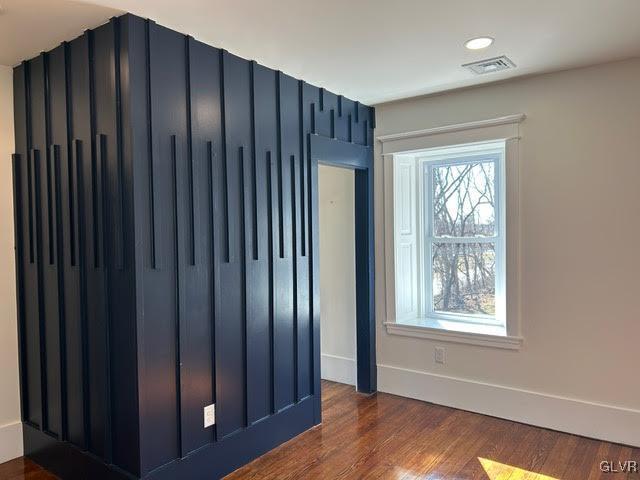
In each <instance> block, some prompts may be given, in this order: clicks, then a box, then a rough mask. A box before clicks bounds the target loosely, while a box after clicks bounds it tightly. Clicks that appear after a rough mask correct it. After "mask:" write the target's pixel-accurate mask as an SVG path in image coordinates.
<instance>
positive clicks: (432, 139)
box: [375, 113, 527, 350]
mask: <svg viewBox="0 0 640 480" xmlns="http://www.w3.org/2000/svg"><path fill="white" fill-rule="evenodd" d="M526 118H527V117H526V115H525V114H524V113H515V114H510V115H504V116H498V117H493V118H491V117H488V118H485V119H481V120H471V121H467V122H464V123H454V124H440V125H437V124H436V125H434V126H429V127H427V128H424V129H421V130H414V131H400V132H397V133H383V134H381V135H378V136H377V137H376V140H377V143H376V150H377V155H376V164H377V165H378V168H376V170H375V171H376V188H377V189H381V190H379V191H381V194H382V199H381V203H380V204H378V205H377V207H376V219H377V221H378V222H380V223H379V224H381V225H383V227H382V228H380V229H379V230H378V231H377V233H376V275H377V276H378V278H380V277H382V279H383V281H382V282H380V283H379V284H378V286H377V288H378V289H379V290H378V295H379V296H380V297H382V300H383V301H382V302H381V303H379V304H378V306H377V307H376V310H377V315H378V318H381V319H383V320H382V328H385V329H386V333H387V334H389V335H393V336H401V337H410V338H414V339H419V340H421V341H431V342H433V341H437V342H450V343H459V344H466V345H469V346H480V347H486V348H497V349H508V350H520V349H521V348H522V345H523V343H524V341H525V339H524V337H523V336H522V329H523V325H522V314H521V297H522V292H521V285H522V280H521V264H522V257H521V254H522V246H521V242H522V224H521V218H520V212H521V197H520V170H521V168H522V166H521V162H522V159H523V156H522V152H521V150H522V142H521V139H522V138H523V135H522V127H521V125H522V124H523V122H524V121H525V120H526ZM496 141H504V142H505V156H504V168H505V175H504V179H505V185H504V186H503V187H504V188H503V192H504V195H505V202H504V205H505V209H504V212H503V218H504V220H505V223H504V226H505V229H504V233H505V235H506V243H505V268H506V272H505V276H504V278H505V291H504V297H505V304H506V305H505V307H506V312H505V319H506V332H504V329H501V330H500V331H499V332H498V331H490V329H488V328H487V327H481V329H480V330H475V329H474V330H470V329H468V326H469V325H471V324H466V325H463V328H460V325H461V324H456V322H434V323H433V324H428V325H418V324H410V323H409V322H407V320H408V319H409V317H408V316H406V313H408V312H406V311H405V312H400V311H399V310H397V305H396V299H397V297H398V291H397V289H396V283H397V280H398V279H397V278H396V259H395V246H396V244H397V241H398V239H397V238H396V229H395V225H396V222H398V221H399V220H398V219H397V218H396V217H395V212H394V202H395V198H396V196H397V195H399V194H400V192H398V191H396V188H395V185H394V182H395V177H396V173H397V172H396V171H395V169H396V165H397V163H398V162H397V161H400V160H402V159H403V158H406V157H407V156H414V155H415V154H416V153H418V152H425V151H428V150H433V149H436V148H437V149H442V148H444V147H452V146H460V145H469V144H479V143H485V144H486V143H491V142H496ZM452 148H453V147H452ZM421 183H422V182H417V184H416V185H415V187H416V188H420V185H421ZM420 260H421V259H420ZM418 266H419V263H418ZM418 307H421V306H420V305H418ZM405 310H406V309H405ZM400 317H403V318H400Z"/></svg>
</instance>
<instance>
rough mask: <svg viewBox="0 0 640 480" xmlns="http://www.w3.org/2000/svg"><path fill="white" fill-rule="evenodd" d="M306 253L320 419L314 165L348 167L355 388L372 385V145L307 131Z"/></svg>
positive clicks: (371, 388) (374, 370)
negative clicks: (308, 231) (352, 197)
mask: <svg viewBox="0 0 640 480" xmlns="http://www.w3.org/2000/svg"><path fill="white" fill-rule="evenodd" d="M308 140H309V141H308V142H307V145H308V148H309V151H308V158H309V164H310V183H311V188H310V195H311V219H310V221H311V231H312V235H311V242H312V249H311V254H312V255H311V256H312V269H313V271H312V275H311V278H312V283H313V288H312V295H313V303H312V304H313V345H314V385H315V388H314V392H317V393H318V395H317V397H318V398H317V399H316V402H317V406H316V418H317V419H319V418H320V401H321V399H320V395H319V393H320V268H319V267H320V258H319V252H320V249H319V235H318V233H319V224H320V222H319V212H318V165H319V164H323V165H331V166H334V167H340V168H348V169H351V170H354V173H355V254H356V344H357V362H356V363H357V381H356V388H357V390H358V392H362V393H367V394H370V393H373V392H375V391H376V389H377V368H376V321H375V293H374V286H375V284H374V266H375V265H374V260H375V258H374V255H375V253H374V218H373V148H372V147H368V146H364V145H357V144H354V143H349V142H343V141H341V140H337V139H333V138H327V137H322V136H319V135H316V134H309V139H308Z"/></svg>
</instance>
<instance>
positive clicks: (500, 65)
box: [462, 55, 516, 75]
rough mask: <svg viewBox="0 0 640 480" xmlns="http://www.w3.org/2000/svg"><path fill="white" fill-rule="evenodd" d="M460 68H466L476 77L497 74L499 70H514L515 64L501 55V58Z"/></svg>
mask: <svg viewBox="0 0 640 480" xmlns="http://www.w3.org/2000/svg"><path fill="white" fill-rule="evenodd" d="M462 66H463V67H467V68H468V69H469V70H471V71H472V72H473V73H475V74H476V75H484V74H485V73H493V72H499V71H501V70H508V69H510V68H514V67H515V66H516V64H515V63H513V62H512V61H511V60H509V59H508V58H507V57H505V56H504V55H503V56H501V57H495V58H488V59H486V60H480V61H479V62H472V63H465V64H464V65H462Z"/></svg>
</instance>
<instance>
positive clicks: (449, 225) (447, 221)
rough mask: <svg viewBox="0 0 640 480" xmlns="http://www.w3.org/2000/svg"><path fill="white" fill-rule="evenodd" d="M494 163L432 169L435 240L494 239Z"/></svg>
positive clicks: (443, 166)
mask: <svg viewBox="0 0 640 480" xmlns="http://www.w3.org/2000/svg"><path fill="white" fill-rule="evenodd" d="M494 170H495V168H494V163H493V162H478V163H465V164H460V165H442V166H438V167H434V168H433V169H432V182H433V199H432V201H433V231H434V234H435V236H436V237H491V236H494V235H495V218H496V215H495V203H494V202H495V191H494V190H495V188H494V186H495V182H494V179H495V171H494Z"/></svg>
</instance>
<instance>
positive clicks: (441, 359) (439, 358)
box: [434, 347, 446, 365]
mask: <svg viewBox="0 0 640 480" xmlns="http://www.w3.org/2000/svg"><path fill="white" fill-rule="evenodd" d="M434 357H435V361H436V363H442V364H443V365H444V363H445V361H446V355H445V350H444V347H436V348H435V350H434Z"/></svg>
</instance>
